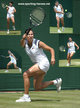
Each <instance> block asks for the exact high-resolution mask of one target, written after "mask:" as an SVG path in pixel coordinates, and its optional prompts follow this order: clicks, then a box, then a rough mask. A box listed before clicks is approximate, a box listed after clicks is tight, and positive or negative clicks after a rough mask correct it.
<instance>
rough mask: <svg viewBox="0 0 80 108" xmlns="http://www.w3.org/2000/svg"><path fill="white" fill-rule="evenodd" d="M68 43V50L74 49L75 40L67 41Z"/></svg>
mask: <svg viewBox="0 0 80 108" xmlns="http://www.w3.org/2000/svg"><path fill="white" fill-rule="evenodd" d="M68 44H69V46H70V48H68V50H70V51H75V42H74V41H72V42H68Z"/></svg>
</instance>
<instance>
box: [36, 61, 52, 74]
mask: <svg viewBox="0 0 80 108" xmlns="http://www.w3.org/2000/svg"><path fill="white" fill-rule="evenodd" d="M37 64H38V66H39V68H40V69H41V70H42V71H44V72H46V73H47V71H48V70H49V67H50V63H49V61H48V60H42V61H40V62H39V63H37Z"/></svg>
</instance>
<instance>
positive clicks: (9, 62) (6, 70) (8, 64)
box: [5, 61, 12, 72]
mask: <svg viewBox="0 0 80 108" xmlns="http://www.w3.org/2000/svg"><path fill="white" fill-rule="evenodd" d="M11 64H12V62H11V61H10V62H9V63H8V64H7V70H6V71H5V72H8V69H9V66H10V65H11Z"/></svg>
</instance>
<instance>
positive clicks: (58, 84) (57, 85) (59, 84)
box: [56, 78, 62, 92]
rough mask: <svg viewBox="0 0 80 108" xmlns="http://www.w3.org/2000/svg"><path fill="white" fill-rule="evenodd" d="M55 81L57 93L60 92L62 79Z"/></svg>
mask: <svg viewBox="0 0 80 108" xmlns="http://www.w3.org/2000/svg"><path fill="white" fill-rule="evenodd" d="M56 81H57V84H56V88H57V92H60V91H61V84H62V79H61V78H59V79H56Z"/></svg>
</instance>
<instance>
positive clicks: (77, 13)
mask: <svg viewBox="0 0 80 108" xmlns="http://www.w3.org/2000/svg"><path fill="white" fill-rule="evenodd" d="M73 32H74V33H76V34H80V0H73Z"/></svg>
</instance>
